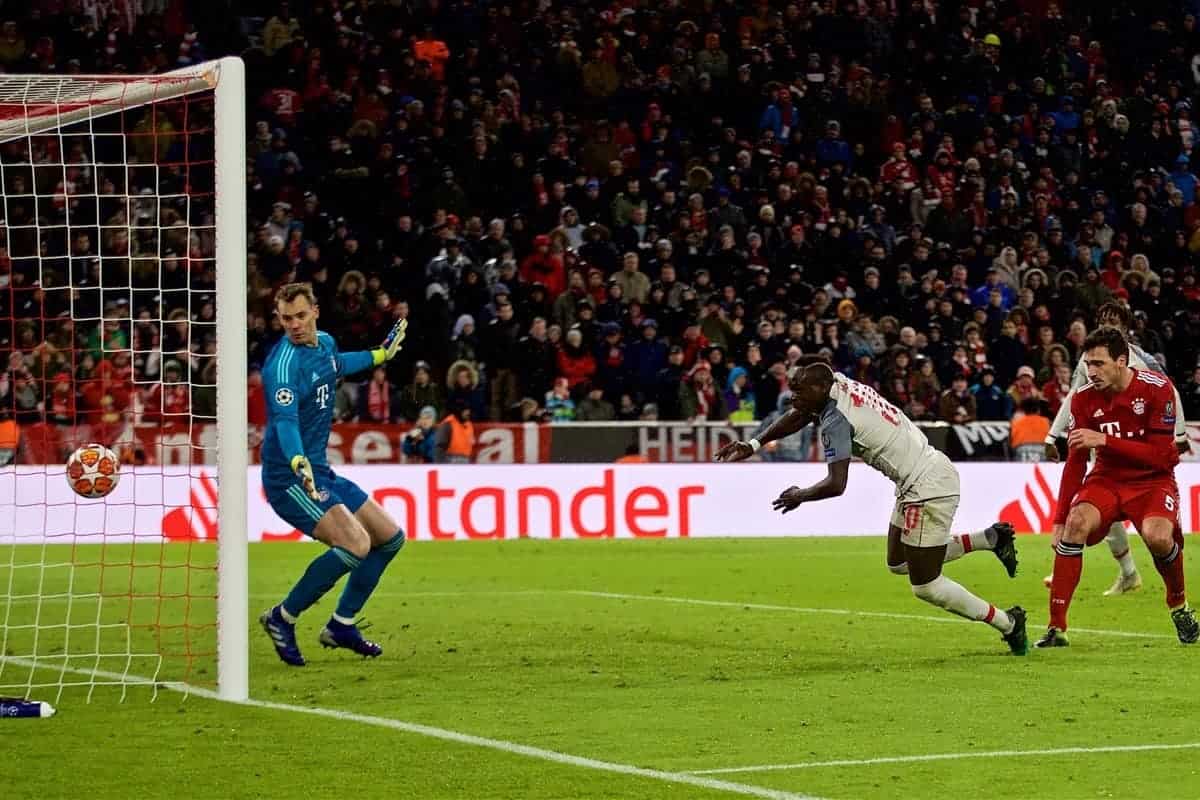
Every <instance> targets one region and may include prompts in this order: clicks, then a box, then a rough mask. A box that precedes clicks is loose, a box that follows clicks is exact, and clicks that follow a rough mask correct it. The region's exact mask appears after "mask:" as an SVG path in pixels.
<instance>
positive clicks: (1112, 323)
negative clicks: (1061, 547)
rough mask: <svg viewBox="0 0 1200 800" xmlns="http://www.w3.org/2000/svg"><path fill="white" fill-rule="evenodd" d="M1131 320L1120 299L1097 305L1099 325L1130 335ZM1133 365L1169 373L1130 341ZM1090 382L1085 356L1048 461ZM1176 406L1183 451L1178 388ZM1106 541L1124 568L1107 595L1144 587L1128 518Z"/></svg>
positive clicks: (1053, 428) (1049, 441)
mask: <svg viewBox="0 0 1200 800" xmlns="http://www.w3.org/2000/svg"><path fill="white" fill-rule="evenodd" d="M1129 324H1130V317H1129V309H1127V308H1126V307H1125V306H1123V305H1121V304H1120V303H1113V302H1108V303H1104V304H1102V305H1101V306H1100V308H1098V309H1096V327H1098V328H1105V327H1111V328H1117V329H1118V330H1120V331H1121V333H1123V334H1126V338H1128V331H1129ZM1129 366H1131V367H1134V368H1135V369H1143V370H1149V371H1150V372H1160V373H1162V374H1164V375H1165V374H1166V370H1164V369H1163V368H1162V365H1160V364H1159V363H1158V360H1157V359H1156V358H1154V356H1152V355H1150V354H1149V353H1147V352H1146V351H1145V350H1143V349H1142V348H1140V347H1138V346H1137V345H1135V344H1134V343H1133V342H1129ZM1088 382H1089V381H1088V375H1087V364H1085V363H1084V361H1083V358H1082V357H1081V358H1080V359H1079V363H1078V364H1077V365H1076V366H1075V373H1074V374H1073V375H1072V376H1071V391H1070V392H1068V393H1067V396H1066V397H1064V398H1063V401H1062V405H1061V406H1059V409H1058V414H1057V415H1055V417H1054V422H1052V423H1051V424H1050V432H1049V433H1048V434H1046V460H1047V461H1058V460H1059V454H1058V444H1057V441H1058V439H1060V438H1063V437H1065V436H1066V435H1067V422H1068V419H1069V417H1070V416H1071V398H1073V397H1074V396H1075V393H1076V392H1077V391H1079V389H1080V387H1082V386H1085V385H1086V384H1087V383H1088ZM1175 408H1176V414H1175V447H1176V449H1178V450H1179V452H1180V453H1186V452H1188V451H1189V450H1191V445H1190V444H1189V443H1188V434H1187V422H1186V421H1185V420H1184V418H1183V401H1182V400H1180V398H1179V390H1178V389H1176V390H1175ZM1058 533H1059V532H1058V531H1055V543H1057V541H1058ZM1104 541H1105V542H1106V543H1107V544H1108V548H1109V550H1110V551H1111V552H1112V556H1113V558H1115V559H1116V560H1117V564H1119V565H1120V568H1121V571H1120V572H1119V573H1118V574H1117V579H1116V580H1115V581H1113V585H1112V586H1110V587H1109V588H1108V590H1107V591H1106V592H1105V593H1104V596H1105V597H1113V596H1115V595H1120V594H1125V593H1126V592H1132V591H1136V590H1137V589H1140V588H1142V576H1141V575H1140V574H1139V573H1138V568H1137V564H1136V563H1135V562H1134V560H1133V554H1132V553H1131V552H1130V551H1129V534H1128V533H1127V532H1126V530H1125V522H1124V521H1123V520H1118V521H1116V522H1114V523H1113V524H1112V527H1111V528H1109V529H1108V535H1107V536H1105V537H1104ZM1053 578H1054V576H1053V575H1047V576H1046V577H1045V578H1043V579H1042V583H1043V584H1045V586H1046V588H1049V587H1050V585H1051V583H1052V582H1053Z"/></svg>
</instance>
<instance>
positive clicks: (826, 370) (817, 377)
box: [796, 361, 833, 389]
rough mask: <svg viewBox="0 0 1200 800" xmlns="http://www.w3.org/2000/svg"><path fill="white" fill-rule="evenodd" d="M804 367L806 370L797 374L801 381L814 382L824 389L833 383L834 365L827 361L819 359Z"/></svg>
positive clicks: (813, 383)
mask: <svg viewBox="0 0 1200 800" xmlns="http://www.w3.org/2000/svg"><path fill="white" fill-rule="evenodd" d="M803 369H804V371H803V372H801V373H799V374H798V375H797V376H796V378H797V380H798V382H799V383H802V384H804V383H806V384H812V385H814V386H819V387H821V388H822V389H828V388H829V387H830V386H832V385H833V367H831V366H830V365H829V364H827V363H826V362H824V361H817V362H816V363H813V364H809V365H808V366H807V367H804V368H803Z"/></svg>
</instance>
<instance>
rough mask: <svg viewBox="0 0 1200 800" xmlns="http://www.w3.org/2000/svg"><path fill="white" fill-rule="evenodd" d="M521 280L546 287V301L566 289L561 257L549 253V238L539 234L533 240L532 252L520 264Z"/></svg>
mask: <svg viewBox="0 0 1200 800" xmlns="http://www.w3.org/2000/svg"><path fill="white" fill-rule="evenodd" d="M521 280H523V281H524V282H525V283H529V284H533V283H541V284H542V285H543V286H545V287H546V295H547V297H548V299H550V300H553V299H555V298H557V297H558V296H559V295H560V294H562V293H563V290H564V289H566V280H567V277H566V274H565V273H564V271H563V261H562V257H561V256H560V255H558V254H557V253H554V252H552V251H551V248H550V237H549V236H547V235H545V234H541V235H538V236H535V237H534V239H533V252H532V253H530V254H529V255H528V256H526V257H525V260H524V261H522V262H521Z"/></svg>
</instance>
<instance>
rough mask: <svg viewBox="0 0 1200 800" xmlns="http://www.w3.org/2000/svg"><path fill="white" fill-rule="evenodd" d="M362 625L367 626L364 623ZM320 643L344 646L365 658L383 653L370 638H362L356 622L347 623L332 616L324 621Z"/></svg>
mask: <svg viewBox="0 0 1200 800" xmlns="http://www.w3.org/2000/svg"><path fill="white" fill-rule="evenodd" d="M363 627H364V628H366V627H368V626H367V625H364V626H363ZM321 644H322V645H323V646H324V647H344V648H346V649H347V650H353V651H354V652H356V653H358V654H359V655H360V656H363V657H365V658H374V657H375V656H379V655H383V648H382V647H380V646H379V645H377V644H376V643H375V642H372V641H371V640H370V639H364V638H363V635H362V633H361V632H360V631H359V629H358V625H357V623H351V624H349V625H347V624H345V623H343V622H338V621H337V620H336V619H332V618H330V620H329V622H327V623H325V630H323V631H321Z"/></svg>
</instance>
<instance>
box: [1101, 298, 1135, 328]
mask: <svg viewBox="0 0 1200 800" xmlns="http://www.w3.org/2000/svg"><path fill="white" fill-rule="evenodd" d="M1105 317H1116V318H1117V319H1119V320H1120V321H1121V327H1122V329H1124V330H1129V323H1130V315H1129V308H1128V307H1127V306H1125V305H1122V304H1121V303H1117V302H1114V301H1112V300H1109V301H1108V302H1106V303H1101V304H1100V307H1099V308H1097V309H1096V324H1097V325H1099V324H1100V320H1102V319H1104V318H1105Z"/></svg>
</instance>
